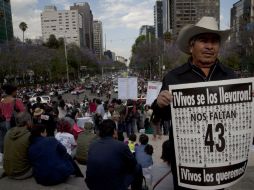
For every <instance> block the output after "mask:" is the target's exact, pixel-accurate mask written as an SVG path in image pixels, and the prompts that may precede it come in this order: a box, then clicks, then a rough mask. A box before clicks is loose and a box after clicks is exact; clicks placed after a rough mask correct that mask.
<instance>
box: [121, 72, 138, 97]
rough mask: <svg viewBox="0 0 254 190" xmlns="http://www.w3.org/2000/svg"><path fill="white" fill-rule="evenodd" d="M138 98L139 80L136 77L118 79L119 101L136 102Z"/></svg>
mask: <svg viewBox="0 0 254 190" xmlns="http://www.w3.org/2000/svg"><path fill="white" fill-rule="evenodd" d="M137 97H138V79H137V78H136V77H132V78H131V77H130V78H118V99H121V100H128V99H132V100H136V99H137Z"/></svg>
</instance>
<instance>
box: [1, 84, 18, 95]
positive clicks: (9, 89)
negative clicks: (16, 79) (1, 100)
mask: <svg viewBox="0 0 254 190" xmlns="http://www.w3.org/2000/svg"><path fill="white" fill-rule="evenodd" d="M2 89H3V90H4V92H5V94H7V95H11V94H12V93H13V92H15V91H17V87H16V86H14V85H12V84H5V85H4V86H3V87H2Z"/></svg>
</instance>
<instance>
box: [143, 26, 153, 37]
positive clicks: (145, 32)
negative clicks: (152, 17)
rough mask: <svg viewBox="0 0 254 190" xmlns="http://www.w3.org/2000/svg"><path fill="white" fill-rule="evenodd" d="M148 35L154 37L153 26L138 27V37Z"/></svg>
mask: <svg viewBox="0 0 254 190" xmlns="http://www.w3.org/2000/svg"><path fill="white" fill-rule="evenodd" d="M149 34H151V35H153V36H154V35H155V28H154V26H150V25H143V26H141V27H140V30H139V35H140V36H141V35H144V36H149Z"/></svg>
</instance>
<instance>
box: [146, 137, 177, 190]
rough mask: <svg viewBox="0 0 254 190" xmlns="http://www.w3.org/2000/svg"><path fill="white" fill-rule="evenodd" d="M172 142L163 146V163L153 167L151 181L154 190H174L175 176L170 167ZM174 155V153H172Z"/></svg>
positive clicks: (166, 142)
mask: <svg viewBox="0 0 254 190" xmlns="http://www.w3.org/2000/svg"><path fill="white" fill-rule="evenodd" d="M170 152H171V150H170V142H169V140H167V141H165V142H164V143H163V144H162V155H161V159H162V161H163V162H162V163H159V164H157V165H154V166H152V170H151V179H152V187H153V190H173V189H174V185H173V176H172V172H171V166H170ZM171 153H172V152H171Z"/></svg>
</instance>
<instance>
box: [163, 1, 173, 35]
mask: <svg viewBox="0 0 254 190" xmlns="http://www.w3.org/2000/svg"><path fill="white" fill-rule="evenodd" d="M173 2H174V1H173V0H163V1H162V13H163V19H162V20H163V33H165V32H170V33H172V29H173V21H172V20H173V4H172V3H173Z"/></svg>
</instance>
